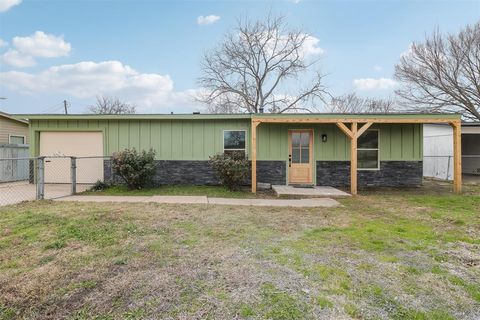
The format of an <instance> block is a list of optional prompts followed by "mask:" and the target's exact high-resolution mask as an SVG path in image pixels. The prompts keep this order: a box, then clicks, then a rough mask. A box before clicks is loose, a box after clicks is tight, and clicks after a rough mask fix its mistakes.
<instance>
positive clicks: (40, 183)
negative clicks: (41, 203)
mask: <svg viewBox="0 0 480 320" xmlns="http://www.w3.org/2000/svg"><path fill="white" fill-rule="evenodd" d="M44 160H45V157H38V158H37V200H43V199H44V197H45V163H44Z"/></svg>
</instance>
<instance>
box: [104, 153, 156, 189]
mask: <svg viewBox="0 0 480 320" xmlns="http://www.w3.org/2000/svg"><path fill="white" fill-rule="evenodd" d="M112 169H113V172H114V173H115V174H116V175H118V176H119V177H120V178H121V179H122V180H123V181H124V182H125V184H126V185H127V188H128V189H129V190H133V189H142V188H144V187H148V186H151V185H152V182H153V175H154V173H155V151H154V150H153V149H150V150H149V151H148V152H147V151H145V150H142V151H141V152H138V151H137V150H135V148H133V149H125V150H123V151H120V152H117V153H114V154H113V157H112Z"/></svg>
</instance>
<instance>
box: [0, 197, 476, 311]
mask: <svg viewBox="0 0 480 320" xmlns="http://www.w3.org/2000/svg"><path fill="white" fill-rule="evenodd" d="M421 193H424V194H421ZM341 202H342V204H343V207H340V208H333V209H332V208H329V209H315V208H307V209H298V208H295V209H292V208H263V207H234V206H213V205H160V204H153V203H136V204H133V203H125V204H119V203H117V204H111V203H108V204H99V203H67V202H49V201H45V202H37V203H33V202H31V203H23V204H20V205H16V206H9V207H3V208H0V226H1V227H0V319H10V318H34V319H50V318H67V319H91V318H97V319H118V318H124V319H143V318H155V317H160V318H167V319H168V318H171V319H196V318H221V319H224V318H246V319H265V318H271V319H298V318H310V319H322V318H324V319H331V318H364V319H372V318H378V319H452V318H458V319H476V318H479V317H480V312H479V311H478V310H480V281H479V279H480V270H479V261H480V256H479V255H478V252H479V250H480V235H479V230H480V221H479V219H480V218H479V215H480V207H479V205H478V204H479V203H480V197H479V196H478V195H465V196H454V195H451V194H447V197H444V194H431V193H426V192H424V191H422V192H418V190H416V191H415V190H414V191H397V190H392V191H389V192H384V193H383V194H379V193H377V192H368V193H366V194H364V195H363V196H359V197H357V198H355V199H343V200H341ZM460 221H462V222H460Z"/></svg>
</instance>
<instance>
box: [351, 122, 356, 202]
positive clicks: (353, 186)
mask: <svg viewBox="0 0 480 320" xmlns="http://www.w3.org/2000/svg"><path fill="white" fill-rule="evenodd" d="M357 141H358V137H357V123H356V122H353V123H352V138H351V139H350V193H351V194H352V195H356V194H357Z"/></svg>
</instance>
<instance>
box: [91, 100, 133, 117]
mask: <svg viewBox="0 0 480 320" xmlns="http://www.w3.org/2000/svg"><path fill="white" fill-rule="evenodd" d="M88 110H89V111H90V112H91V113H97V114H132V113H136V111H137V107H136V106H134V105H131V104H128V103H125V102H122V101H120V99H118V98H117V97H106V96H97V102H96V103H95V105H92V106H90V107H88Z"/></svg>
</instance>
